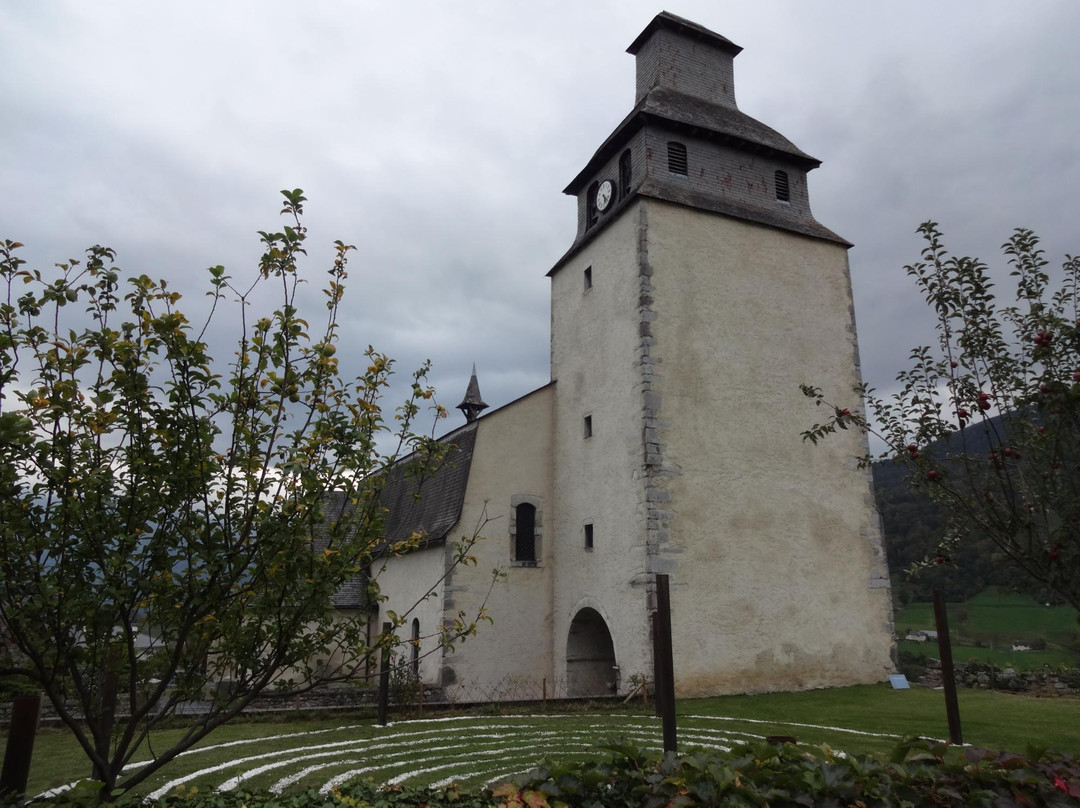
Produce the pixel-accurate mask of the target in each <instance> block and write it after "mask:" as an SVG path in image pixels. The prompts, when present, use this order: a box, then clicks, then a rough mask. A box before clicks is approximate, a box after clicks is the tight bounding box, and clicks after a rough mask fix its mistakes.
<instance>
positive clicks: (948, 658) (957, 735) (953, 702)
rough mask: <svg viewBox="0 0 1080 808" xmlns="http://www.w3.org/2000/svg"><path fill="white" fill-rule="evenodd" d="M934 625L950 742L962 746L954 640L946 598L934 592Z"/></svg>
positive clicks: (937, 591) (938, 590) (939, 591)
mask: <svg viewBox="0 0 1080 808" xmlns="http://www.w3.org/2000/svg"><path fill="white" fill-rule="evenodd" d="M934 623H935V624H936V625H937V643H938V654H940V656H941V683H942V685H944V688H945V715H946V717H947V718H948V720H949V740H950V741H952V742H953V743H954V744H962V743H963V742H964V735H963V733H962V732H961V731H960V702H959V701H957V699H956V673H955V671H954V670H953V660H952V639H951V638H950V637H949V617H948V615H947V613H946V611H945V596H944V595H943V594H942V593H941V590H940V589H935V590H934Z"/></svg>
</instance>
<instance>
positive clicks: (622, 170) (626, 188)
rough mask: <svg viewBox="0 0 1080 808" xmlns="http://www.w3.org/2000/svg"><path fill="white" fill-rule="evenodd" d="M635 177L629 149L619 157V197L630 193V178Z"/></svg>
mask: <svg viewBox="0 0 1080 808" xmlns="http://www.w3.org/2000/svg"><path fill="white" fill-rule="evenodd" d="M631 179H633V177H632V174H631V167H630V150H629V149H627V150H626V151H624V152H623V153H622V156H621V157H620V158H619V199H623V198H624V197H625V196H626V195H627V194H629V193H630V180H631Z"/></svg>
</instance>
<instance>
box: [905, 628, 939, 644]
mask: <svg viewBox="0 0 1080 808" xmlns="http://www.w3.org/2000/svg"><path fill="white" fill-rule="evenodd" d="M904 639H905V640H908V641H909V642H928V641H929V640H933V641H934V642H937V632H936V631H931V630H929V629H926V630H923V629H919V630H918V631H909V632H908V633H907V634H906V635H905V636H904Z"/></svg>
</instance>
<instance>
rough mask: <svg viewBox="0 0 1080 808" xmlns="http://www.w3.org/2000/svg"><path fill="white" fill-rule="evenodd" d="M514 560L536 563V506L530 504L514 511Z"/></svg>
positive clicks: (525, 503) (524, 503)
mask: <svg viewBox="0 0 1080 808" xmlns="http://www.w3.org/2000/svg"><path fill="white" fill-rule="evenodd" d="M514 560H515V561H516V562H518V563H519V564H526V565H528V564H535V563H536V506H535V505H532V504H530V503H528V502H523V503H521V504H520V505H518V506H517V507H516V508H515V509H514Z"/></svg>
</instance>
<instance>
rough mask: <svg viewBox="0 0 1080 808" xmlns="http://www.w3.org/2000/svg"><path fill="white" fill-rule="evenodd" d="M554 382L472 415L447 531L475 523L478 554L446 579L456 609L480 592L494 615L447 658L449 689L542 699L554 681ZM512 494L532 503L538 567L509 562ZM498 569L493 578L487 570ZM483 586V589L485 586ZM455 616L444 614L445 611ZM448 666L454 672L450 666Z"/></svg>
mask: <svg viewBox="0 0 1080 808" xmlns="http://www.w3.org/2000/svg"><path fill="white" fill-rule="evenodd" d="M554 392H555V391H554V387H553V386H551V385H549V386H547V387H543V388H541V389H539V390H537V391H535V392H533V393H530V394H528V395H527V396H525V397H523V398H521V399H518V400H517V401H515V402H512V403H511V404H508V405H506V406H505V407H503V408H501V409H499V410H497V411H495V412H492V413H490V414H488V415H486V416H484V417H482V418H480V419H479V421H478V423H477V427H478V431H477V435H476V444H475V446H474V448H473V456H472V465H471V467H470V471H469V484H468V487H467V488H466V491H465V501H464V504H463V506H462V514H461V520H460V522H459V523H458V525H457V526H456V527H455V528H454V530H453V532H452V533H451V536H450V538H457V537H460V536H462V535H471V534H472V532H473V531H474V530H475V529H476V527H477V525H479V524H480V523H481V522H482V521H483V520H484V519H485V518H486V519H487V520H488V521H487V524H486V525H484V526H483V527H482V528H481V534H482V535H483V536H484V540H483V541H482V542H480V543H479V544H478V545H476V547H475V548H474V549H473V553H472V554H473V555H474V556H475V557H476V559H477V563H476V564H475V565H473V566H469V567H459V568H457V569H456V570H455V571H454V573H453V575H452V577H451V578H450V580H449V581H448V587H449V599H450V600H451V601H452V602H453V604H454V605H453V609H452V610H451V611H452V612H453V613H456V612H457V610H459V609H460V610H464V611H465V612H466V614H467V615H469V616H470V619H471V616H472V615H475V612H476V609H477V608H478V607H479V605H480V604H481V603H482V602H483V600H484V598H485V597H487V609H488V613H489V615H490V617H491V619H492V621H493V623H491V624H489V623H487V622H483V623H481V624H480V625H479V629H478V631H477V634H476V636H475V637H471V638H469V639H468V640H467V641H466V642H465V643H463V644H462V645H461V646H459V647H458V649H457V650H456V651H455V652H454V653H451V654H447V655H446V657H445V664H446V667H447V669H448V670H447V672H445V673H444V687H445V690H446V692H447V693H448V695H451V696H453V695H455V694H456V695H457V696H458V697H459V698H464V699H468V700H472V699H474V698H477V696H478V694H492V697H501V698H511V699H512V698H515V697H518V698H530V697H531V696H528V695H525V694H526V693H527V692H528V691H529V688H530V687H532V686H535V688H536V689H535V692H536V696H535V698H539V695H540V693H541V688H542V684H543V680H544V679H547V680H548V682H549V683H553V682H552V680H553V678H554V675H555V674H554V668H553V664H552V646H551V593H552V575H553V572H554V565H553V564H552V557H553V554H554V552H555V540H554V535H553V534H554V513H555V499H554V496H553V494H552V487H551V420H552V401H553V397H554ZM519 501H527V502H529V503H531V504H533V505H535V507H536V509H537V511H536V516H537V518H536V533H537V547H536V549H537V562H536V566H517V565H515V564H514V563H513V542H514V537H513V535H511V532H510V529H511V525H512V521H513V509H514V506H515V505H516V504H518V502H519ZM496 568H498V569H501V570H502V571H503V572H505V578H503V579H502V580H500V581H498V582H497V583H496V584H495V585H494V587H491V579H492V570H494V569H496ZM489 593H490V594H489ZM450 616H452V614H451V615H448V617H450ZM450 671H452V673H450Z"/></svg>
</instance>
